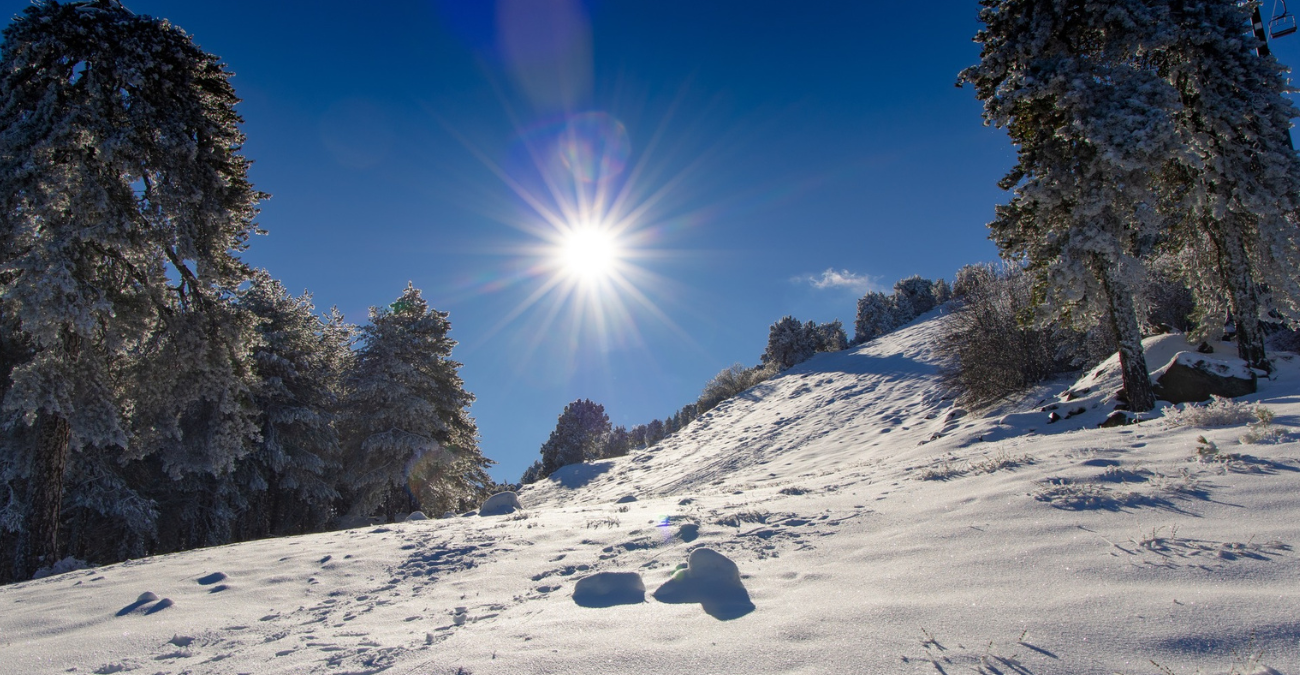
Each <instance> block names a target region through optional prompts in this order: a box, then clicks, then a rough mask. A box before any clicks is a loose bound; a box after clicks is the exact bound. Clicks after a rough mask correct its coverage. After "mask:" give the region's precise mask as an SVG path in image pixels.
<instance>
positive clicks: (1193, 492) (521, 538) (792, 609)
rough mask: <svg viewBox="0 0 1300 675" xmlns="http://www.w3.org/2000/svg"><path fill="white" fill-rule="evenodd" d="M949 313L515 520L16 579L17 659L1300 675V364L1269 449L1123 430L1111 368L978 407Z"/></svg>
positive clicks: (9, 647)
mask: <svg viewBox="0 0 1300 675" xmlns="http://www.w3.org/2000/svg"><path fill="white" fill-rule="evenodd" d="M942 321H943V318H942V317H941V316H938V317H936V316H933V315H931V316H930V317H929V318H928V319H923V320H921V321H919V322H917V323H915V324H913V325H911V326H908V327H904V328H902V329H900V330H898V331H896V332H894V333H891V334H889V335H887V336H884V337H881V338H879V339H877V340H874V341H872V342H870V343H867V344H865V345H863V346H860V347H857V348H855V349H852V350H846V351H842V352H836V353H827V354H819V355H817V356H815V357H813V358H812V359H810V360H808V361H806V362H804V363H802V364H800V365H797V366H795V367H793V368H791V369H789V370H788V371H786V372H785V373H783V374H781V375H780V376H778V377H775V378H773V379H771V380H769V381H767V382H765V383H763V384H761V385H759V386H757V387H755V388H753V389H751V390H748V391H746V392H744V393H742V394H741V395H739V396H737V397H735V398H733V399H731V400H729V401H727V402H725V403H723V404H722V405H720V406H718V407H717V408H715V409H713V410H712V411H710V412H709V413H708V414H706V415H704V416H702V417H701V418H700V419H697V420H696V421H694V422H693V423H692V424H691V425H690V426H688V427H687V428H686V429H684V430H682V431H681V432H678V433H677V434H675V435H673V436H672V437H670V438H669V439H667V440H665V441H663V442H661V443H660V444H658V445H657V446H655V447H654V448H652V449H650V450H648V451H641V452H634V453H633V454H631V455H629V456H627V457H621V458H617V459H612V460H602V461H599V462H594V463H590V464H584V465H575V466H569V467H564V468H563V469H560V470H558V471H556V473H555V474H554V475H552V476H551V477H549V478H548V479H545V480H543V481H541V482H539V483H537V484H535V485H532V486H528V487H525V488H524V489H523V490H522V491H521V492H520V494H519V500H520V502H521V503H522V506H523V508H522V509H520V510H516V511H514V512H513V513H509V514H507V515H501V516H494V517H480V516H457V517H451V518H441V519H434V520H420V521H411V522H404V523H398V524H392V525H383V526H366V527H360V528H356V529H350V530H342V531H336V532H329V533H323V534H316V535H308V536H301V537H294V538H284V539H271V540H262V541H255V542H247V543H243V544H236V545H231V546H223V547H217V548H210V549H202V550H196V551H189V552H185V553H178V554H173V555H168V556H161V557H156V558H146V559H140V560H133V561H129V562H126V563H122V564H119V565H113V566H108V567H102V568H97V569H88V570H75V571H70V572H66V573H64V574H58V575H54V576H50V577H47V578H44V579H39V580H35V581H30V582H26V583H22V584H15V585H11V586H6V587H2V588H0V636H3V647H0V671H3V672H6V673H9V672H12V673H67V672H76V673H126V672H139V673H147V674H153V673H166V674H169V675H179V674H180V673H214V674H220V675H234V674H236V673H258V674H263V673H270V674H274V673H331V674H343V673H348V674H352V675H356V674H361V673H393V674H402V675H405V674H408V673H421V674H423V673H431V674H438V675H442V674H446V675H451V674H453V673H457V672H470V673H474V674H475V675H485V674H493V673H501V674H505V673H511V674H514V673H566V674H570V673H575V674H583V673H676V672H686V673H691V672H694V673H720V674H732V673H734V674H741V673H845V672H853V673H908V672H917V673H935V672H941V673H949V674H954V673H969V672H986V673H992V672H1001V673H1022V674H1023V673H1077V674H1093V673H1095V674H1098V675H1111V674H1112V673H1130V674H1137V673H1164V672H1170V673H1176V674H1179V675H1181V674H1183V673H1186V674H1189V675H1190V674H1192V673H1197V672H1201V673H1206V674H1207V675H1208V674H1210V673H1229V672H1235V673H1239V674H1244V673H1248V672H1280V673H1296V672H1300V653H1298V652H1300V620H1298V619H1297V617H1300V613H1298V612H1297V607H1300V584H1297V583H1296V580H1297V579H1300V561H1298V560H1297V553H1296V551H1295V548H1294V547H1295V546H1296V545H1297V542H1300V500H1298V499H1297V498H1296V495H1297V494H1300V446H1298V445H1297V442H1296V438H1297V436H1296V435H1295V434H1294V432H1295V427H1296V426H1298V425H1300V357H1295V356H1292V355H1289V354H1278V355H1277V366H1278V368H1277V372H1276V373H1275V374H1274V375H1273V376H1272V379H1265V378H1261V379H1260V381H1259V391H1258V393H1256V394H1254V395H1252V396H1250V397H1247V399H1246V403H1247V404H1249V405H1252V406H1253V405H1257V404H1258V405H1261V406H1264V407H1266V408H1267V409H1269V410H1270V411H1271V412H1272V413H1273V417H1272V419H1271V421H1270V425H1271V427H1270V428H1272V429H1273V430H1274V431H1273V432H1271V433H1267V434H1265V433H1256V434H1254V435H1252V436H1250V437H1251V438H1254V439H1261V438H1262V439H1264V440H1263V441H1262V442H1253V443H1245V444H1243V443H1242V442H1241V440H1240V439H1242V438H1244V437H1246V436H1245V435H1244V434H1246V432H1247V431H1248V428H1247V424H1246V422H1241V423H1239V424H1235V425H1231V424H1229V425H1223V426H1214V427H1209V428H1198V427H1194V426H1189V425H1187V424H1177V425H1175V424H1170V423H1167V422H1166V421H1165V418H1164V417H1162V415H1161V412H1160V411H1156V412H1155V413H1151V414H1147V415H1144V416H1136V417H1135V421H1136V423H1134V424H1129V425H1126V426H1121V427H1116V428H1106V429H1099V428H1097V424H1098V423H1100V422H1101V421H1102V420H1104V419H1105V418H1106V417H1107V416H1108V415H1109V414H1110V413H1111V412H1112V410H1113V407H1114V401H1113V400H1112V397H1113V394H1114V392H1115V391H1116V390H1117V389H1118V388H1119V376H1118V368H1117V364H1114V363H1103V364H1101V365H1100V366H1098V368H1097V369H1095V370H1094V371H1092V372H1090V373H1087V374H1085V375H1084V376H1083V377H1082V378H1080V379H1079V380H1078V381H1077V382H1057V383H1052V384H1049V385H1045V386H1043V387H1041V388H1039V389H1038V390H1036V391H1034V392H1031V393H1030V394H1028V395H1027V396H1026V397H1025V399H1024V400H1020V401H1014V402H1008V403H1006V404H1005V405H1003V406H1001V407H999V408H998V409H995V410H988V411H968V410H963V409H961V408H960V407H959V406H957V405H955V404H954V402H953V400H951V399H950V398H948V395H947V392H946V391H945V390H944V388H943V386H942V384H941V382H940V380H939V377H938V372H939V368H940V366H941V359H940V355H939V354H937V353H936V351H935V345H936V344H937V340H936V336H937V332H938V330H939V324H940V322H942ZM1147 347H1148V349H1149V350H1150V351H1149V352H1148V353H1149V357H1148V358H1149V359H1150V363H1151V364H1153V365H1161V364H1164V363H1167V362H1168V361H1169V360H1170V359H1172V358H1173V355H1174V354H1176V353H1177V352H1180V351H1186V350H1188V349H1189V347H1188V345H1187V343H1186V342H1185V340H1183V338H1182V337H1181V336H1177V335H1170V336H1161V337H1160V338H1155V339H1152V340H1149V341H1148V343H1147ZM1219 351H1221V352H1224V353H1230V352H1231V349H1230V348H1225V349H1223V350H1219ZM1225 360H1226V359H1225ZM1252 409H1253V408H1252ZM1053 413H1055V417H1056V419H1055V420H1053V419H1052V415H1053ZM1251 429H1253V430H1256V431H1258V429H1256V428H1254V427H1252V428H1251ZM1246 435H1249V434H1246ZM1201 438H1203V439H1204V441H1205V442H1207V443H1210V444H1213V446H1214V451H1213V452H1211V451H1209V450H1207V449H1206V448H1207V447H1209V446H1207V445H1205V444H1204V443H1201V442H1200V440H1198V439H1201ZM1198 449H1199V450H1198ZM628 496H634V497H635V499H634V500H628V499H626V497H628ZM1153 662H1154V664H1156V665H1153ZM1162 669H1163V670H1162Z"/></svg>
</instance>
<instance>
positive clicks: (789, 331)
mask: <svg viewBox="0 0 1300 675" xmlns="http://www.w3.org/2000/svg"><path fill="white" fill-rule="evenodd" d="M816 351H817V344H816V342H815V341H814V338H813V336H812V335H811V334H809V332H808V330H807V329H806V328H805V326H804V324H803V323H802V322H800V321H799V320H798V319H796V318H794V317H793V316H786V317H782V318H781V320H780V321H777V322H776V323H774V324H772V327H771V328H769V329H768V333H767V350H766V351H764V352H763V357H762V361H763V363H770V364H773V365H774V366H775V367H776V368H777V369H778V370H785V369H787V368H789V367H790V366H793V365H795V364H796V363H803V362H804V361H807V360H808V359H809V358H811V357H812V355H813V354H814V353H815V352H816Z"/></svg>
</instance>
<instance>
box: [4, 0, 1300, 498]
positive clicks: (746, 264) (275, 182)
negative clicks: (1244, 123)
mask: <svg viewBox="0 0 1300 675" xmlns="http://www.w3.org/2000/svg"><path fill="white" fill-rule="evenodd" d="M25 4H26V3H24V2H16V1H13V0H4V1H3V2H0V10H4V11H5V12H6V13H7V15H13V14H15V13H17V12H18V11H20V10H21V8H22V7H23V6H24V5H25ZM126 4H127V6H128V7H129V8H131V9H132V10H134V11H136V12H137V13H142V14H150V15H153V16H158V17H165V18H168V19H170V20H171V21H172V22H174V23H176V24H177V25H179V26H181V27H182V28H184V29H185V30H186V31H188V32H189V33H190V34H192V35H193V36H194V37H195V40H196V41H197V42H198V43H199V44H200V45H201V46H202V47H203V48H204V49H206V50H207V51H209V52H212V53H215V54H217V55H219V56H220V57H222V58H223V59H224V60H225V62H226V63H227V64H228V67H229V68H230V70H232V71H233V72H234V73H235V74H236V75H235V77H234V78H233V83H234V86H235V88H236V91H237V92H238V94H239V95H240V96H241V98H243V99H244V102H243V103H242V104H241V106H240V111H241V113H242V114H243V116H244V118H245V125H244V130H245V132H246V134H247V136H248V142H247V144H246V145H245V154H246V155H247V156H248V157H249V158H251V159H253V160H254V162H255V164H254V165H253V168H252V172H251V177H252V179H253V181H254V183H255V185H256V186H257V187H258V188H259V189H261V190H264V191H266V192H269V193H271V195H272V198H271V199H270V200H268V201H267V202H265V203H264V204H263V210H262V215H261V218H260V223H261V225H262V226H263V228H264V229H266V230H267V231H268V232H269V234H268V235H267V236H265V237H259V238H256V239H255V240H254V241H253V242H252V244H251V248H250V249H249V251H248V252H247V254H246V256H245V258H246V260H248V261H249V262H250V263H252V264H254V265H256V266H260V267H265V268H267V269H268V270H269V271H270V272H271V273H272V275H274V276H276V277H277V278H279V279H281V280H283V281H284V282H285V284H286V285H287V286H288V287H289V288H290V289H291V290H293V291H294V292H300V291H302V290H304V289H305V290H309V291H311V292H312V294H313V295H314V298H315V302H316V304H317V306H318V307H319V308H321V309H325V308H328V307H329V306H331V305H337V306H338V307H339V308H340V309H341V310H342V311H343V312H344V313H345V314H346V315H347V316H348V318H349V319H350V320H352V321H354V322H363V321H365V319H366V312H367V308H368V307H370V306H372V305H387V304H388V303H390V302H392V301H393V300H394V299H395V298H396V297H397V296H398V295H399V294H400V293H401V291H402V289H403V288H404V287H405V285H406V282H407V281H408V280H409V281H411V282H413V283H414V284H415V285H416V286H417V287H418V288H421V289H422V290H423V292H424V296H425V298H426V299H427V300H429V301H430V303H431V304H432V305H433V306H434V307H436V308H438V309H441V310H446V311H449V312H450V313H451V321H452V326H453V333H452V334H453V337H454V338H455V339H457V340H458V341H459V343H460V345H459V346H458V347H457V349H456V352H455V354H454V357H455V358H456V359H457V360H459V361H461V362H463V363H464V368H463V369H462V371H461V374H462V376H463V377H464V379H465V382H466V386H467V388H468V389H469V390H470V391H472V392H473V393H474V394H475V395H476V396H477V397H478V400H477V402H476V403H475V404H474V406H473V408H472V413H473V415H474V417H475V418H476V419H477V420H478V424H479V429H480V432H481V436H482V449H483V452H484V454H486V455H487V456H488V457H490V458H492V459H494V460H496V461H497V462H498V464H497V466H496V467H495V468H494V470H493V475H494V477H496V478H498V479H508V480H516V479H517V478H518V476H519V474H520V473H521V472H522V470H523V469H524V468H525V467H526V466H527V465H528V464H529V463H531V462H532V461H533V460H534V459H536V458H537V456H538V448H539V446H540V445H541V443H542V442H543V441H545V440H546V437H547V434H548V433H549V432H550V430H551V429H552V428H553V426H554V424H555V419H556V417H557V415H559V413H560V411H561V410H562V409H563V407H564V405H565V404H566V403H568V402H569V401H572V400H574V399H577V398H590V399H593V400H595V401H597V402H600V403H603V404H604V405H605V407H606V410H607V412H608V413H609V414H610V417H611V419H612V420H613V421H614V423H616V424H625V425H627V426H629V427H630V426H632V425H634V424H637V423H643V422H647V421H649V420H650V419H652V418H655V417H660V418H662V417H664V416H666V415H668V414H670V413H671V412H673V411H674V410H675V409H677V408H678V407H680V406H681V405H683V404H685V403H688V402H690V401H693V400H694V399H695V397H696V396H697V395H698V393H699V391H700V389H701V388H702V387H703V385H704V383H705V382H706V381H707V380H708V379H709V378H710V377H712V376H713V375H714V374H715V373H717V372H718V371H719V370H721V369H723V368H725V367H727V366H729V365H730V364H732V363H736V362H740V363H744V364H746V365H753V364H755V363H757V362H758V358H759V355H760V353H761V352H762V350H763V347H764V345H765V343H766V338H767V328H768V326H769V325H770V324H771V323H773V322H774V321H776V320H777V319H780V318H781V317H782V316H783V315H786V314H793V315H795V316H797V317H798V318H800V319H804V320H808V319H813V320H817V321H829V320H831V319H835V318H839V319H841V320H843V321H844V322H845V324H846V325H847V326H848V327H849V332H850V336H851V334H852V329H851V326H852V321H853V313H854V307H855V300H856V297H857V296H859V295H861V293H862V291H863V290H864V289H866V288H869V287H872V286H877V287H888V286H890V285H892V284H893V282H894V281H895V280H897V279H899V278H901V277H905V276H909V275H912V274H921V275H923V276H926V277H931V278H937V277H946V278H949V279H951V277H952V273H953V272H954V271H955V270H956V269H957V268H958V267H960V266H961V265H963V264H966V263H971V262H978V261H985V260H991V259H994V258H995V257H996V253H995V250H994V248H993V246H992V245H991V244H990V243H989V242H988V240H987V238H986V232H985V229H984V225H985V223H986V222H987V221H988V219H989V218H990V217H991V215H992V212H993V206H994V205H995V204H997V203H999V202H1000V201H1002V200H1004V199H1005V196H1004V195H1003V193H1001V191H1000V190H998V188H997V187H996V181H997V180H998V179H999V178H1000V177H1001V176H1002V174H1003V173H1004V172H1005V170H1006V169H1007V168H1008V167H1009V166H1010V165H1011V163H1012V159H1013V156H1014V153H1013V149H1012V148H1011V146H1010V145H1009V144H1008V143H1007V141H1006V139H1005V136H1004V135H1003V134H1002V133H1001V132H999V131H996V130H992V129H988V128H985V127H984V126H983V124H982V122H981V119H980V115H979V113H980V106H979V103H978V102H977V101H976V100H975V99H974V95H973V94H972V92H971V91H970V90H969V89H966V90H962V89H957V88H955V87H954V81H955V79H956V76H957V73H958V71H959V70H961V68H963V67H965V66H967V65H970V64H972V63H974V62H975V60H976V59H977V57H978V47H977V46H976V45H975V44H973V43H972V42H971V37H972V36H973V35H974V34H975V31H976V30H977V29H978V22H977V20H976V16H977V12H978V9H979V6H978V3H976V2H974V1H973V0H971V1H961V2H958V1H946V2H936V3H922V4H916V3H883V2H811V3H808V2H805V3H793V2H762V1H755V0H748V1H746V2H698V1H697V0H689V1H679V0H656V1H655V2H630V1H629V2H587V3H580V2H578V1H577V0H500V1H498V2H495V3H494V2H464V1H462V0H439V1H434V0H424V1H422V2H386V3H369V4H363V3H342V2H329V1H317V2H301V1H296V0H295V1H277V2H273V3H268V2H250V1H244V0H223V2H220V3H195V2H164V1H161V0H127V2H126ZM1266 9H1267V8H1266ZM1288 40H1290V42H1288V41H1287V40H1283V41H1282V42H1281V43H1279V44H1278V45H1277V46H1276V47H1275V49H1276V50H1277V52H1278V54H1279V56H1280V58H1282V60H1283V61H1284V62H1291V61H1294V59H1289V58H1288V56H1289V54H1291V53H1293V52H1294V51H1295V50H1296V49H1300V44H1295V42H1296V41H1297V40H1300V38H1289V39H1288ZM575 118H576V119H578V120H579V123H578V124H577V125H576V126H575V124H574V123H572V122H567V123H566V120H574V119H575ZM566 124H567V126H566ZM566 142H567V144H566ZM565 148H568V149H569V150H568V154H565V153H566V151H565ZM557 153H558V155H557ZM563 169H567V170H568V171H569V175H567V177H566V176H563V175H561V177H560V179H557V178H556V176H557V175H560V174H564V171H563ZM557 171H558V174H557ZM548 179H549V183H548ZM566 180H567V182H565V181H566ZM548 186H549V187H548ZM552 188H553V189H552ZM600 194H604V195H606V196H607V197H608V199H607V200H606V203H612V202H613V201H614V198H615V197H616V196H617V195H620V194H621V195H623V200H622V202H621V209H622V210H621V211H619V212H618V213H619V214H621V215H623V216H625V217H623V218H609V219H608V220H611V221H614V220H617V221H619V223H620V224H619V225H618V228H619V232H620V234H619V235H618V239H619V240H620V246H621V249H622V253H621V263H619V266H618V267H617V268H616V269H617V271H616V277H617V278H618V279H621V280H622V281H621V282H617V281H613V280H611V279H602V278H597V280H596V281H595V282H594V283H592V282H589V281H574V279H573V278H571V277H568V276H566V274H565V272H564V270H563V269H561V268H557V267H556V265H555V264H554V256H552V255H549V254H548V253H547V247H548V245H550V244H549V243H548V242H550V241H551V239H554V237H555V233H556V232H557V231H558V230H560V229H563V228H557V226H556V224H555V223H554V222H548V220H547V218H548V216H549V218H550V220H551V221H555V220H557V219H558V220H560V221H564V220H566V216H565V213H564V212H565V211H566V209H565V208H564V207H563V204H562V203H569V204H570V206H572V204H574V203H592V202H594V201H595V199H594V197H593V195H600ZM557 195H559V196H558V198H557ZM568 210H569V211H571V212H572V211H573V210H574V209H572V208H569V209H568ZM597 210H598V211H601V210H602V209H597ZM569 216H570V217H568V220H573V218H572V217H571V216H573V213H570V214H569ZM580 220H582V221H583V222H584V223H586V222H588V221H590V222H594V223H597V224H606V225H607V224H608V223H604V219H603V218H602V217H600V216H599V214H597V215H596V216H584V217H582V218H580ZM569 224H570V225H572V224H574V223H569ZM827 270H834V271H836V272H837V273H838V274H834V275H830V276H826V275H825V272H826V271H827ZM814 281H817V282H827V281H829V282H831V283H820V284H815V283H813V282H814ZM819 285H820V286H821V287H819ZM570 286H571V287H572V288H571V289H570V290H571V291H572V292H570V293H568V294H565V293H564V292H563V291H564V289H565V288H566V287H570ZM548 289H549V290H548Z"/></svg>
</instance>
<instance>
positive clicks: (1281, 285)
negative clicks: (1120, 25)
mask: <svg viewBox="0 0 1300 675" xmlns="http://www.w3.org/2000/svg"><path fill="white" fill-rule="evenodd" d="M1168 5H1169V8H1170V12H1171V18H1172V29H1171V33H1172V39H1170V40H1169V41H1168V47H1167V49H1166V51H1165V52H1164V58H1163V59H1162V60H1161V63H1162V65H1163V68H1164V74H1165V77H1166V79H1167V80H1168V82H1170V83H1171V84H1172V85H1173V86H1174V87H1176V88H1177V92H1178V96H1179V102H1180V103H1181V106H1180V107H1179V109H1178V111H1177V113H1176V115H1175V120H1176V121H1177V124H1178V126H1179V128H1180V129H1181V130H1182V131H1183V134H1184V139H1185V140H1186V143H1187V146H1186V149H1185V151H1184V153H1182V154H1181V155H1179V156H1178V157H1177V158H1176V159H1177V161H1176V163H1171V164H1173V166H1171V167H1169V169H1168V170H1167V171H1166V172H1165V174H1164V178H1165V187H1166V192H1165V195H1166V208H1167V211H1168V213H1170V214H1171V216H1173V217H1172V219H1171V220H1172V223H1173V228H1172V236H1171V237H1169V238H1168V239H1167V242H1166V243H1167V244H1168V246H1167V247H1168V249H1169V250H1171V251H1173V252H1174V253H1175V256H1174V258H1173V260H1174V261H1175V262H1177V263H1178V266H1177V270H1178V271H1179V272H1180V275H1181V276H1182V277H1183V279H1184V280H1185V281H1187V282H1188V284H1189V285H1190V286H1191V288H1192V290H1193V291H1194V292H1195V295H1196V298H1197V304H1198V305H1199V311H1198V314H1199V318H1200V322H1201V323H1202V325H1203V326H1204V325H1207V324H1210V325H1213V324H1219V325H1221V324H1220V323H1219V322H1220V321H1221V320H1222V318H1223V316H1224V315H1225V313H1226V312H1228V311H1231V313H1232V318H1233V321H1234V323H1235V328H1236V340H1237V353H1238V355H1239V356H1240V357H1241V358H1242V359H1244V360H1245V361H1246V362H1247V363H1249V364H1251V365H1252V366H1255V367H1257V368H1262V369H1265V370H1267V369H1269V368H1270V366H1269V363H1268V360H1267V358H1266V355H1265V352H1264V331H1263V327H1262V325H1261V320H1262V319H1263V318H1264V317H1265V316H1266V315H1267V313H1268V312H1269V311H1277V310H1281V311H1284V312H1285V313H1286V314H1288V315H1289V316H1290V317H1291V318H1293V319H1294V318H1300V315H1298V314H1297V310H1300V281H1298V280H1297V274H1296V271H1297V270H1298V269H1300V245H1298V244H1297V234H1296V220H1295V214H1296V212H1297V209H1298V208H1300V196H1298V195H1300V158H1298V157H1297V155H1296V152H1295V150H1293V149H1292V147H1291V141H1290V138H1289V136H1288V135H1287V130H1288V129H1289V128H1290V127H1291V120H1292V119H1293V118H1295V117H1297V116H1300V111H1297V110H1296V108H1295V107H1294V106H1293V105H1292V104H1291V102H1290V101H1289V100H1287V98H1286V97H1285V96H1284V95H1283V94H1284V93H1286V92H1287V91H1288V86H1287V79H1286V75H1287V70H1286V68H1284V67H1283V66H1282V65H1281V64H1280V63H1278V61H1277V59H1276V58H1274V57H1273V56H1271V55H1263V56H1261V55H1258V54H1256V53H1255V47H1256V44H1255V41H1254V40H1253V39H1252V38H1247V37H1245V36H1244V35H1243V28H1242V27H1243V26H1245V25H1246V24H1247V23H1248V21H1249V18H1250V12H1251V9H1252V6H1253V3H1236V2H1207V1H1205V0H1169V2H1168Z"/></svg>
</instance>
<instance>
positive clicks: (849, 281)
mask: <svg viewBox="0 0 1300 675" xmlns="http://www.w3.org/2000/svg"><path fill="white" fill-rule="evenodd" d="M879 279H880V278H879V277H869V276H865V275H862V274H855V273H853V272H850V271H848V270H837V269H835V268H833V267H830V268H827V269H826V271H825V272H822V273H821V274H819V275H818V274H810V275H808V276H803V277H796V278H795V281H796V282H798V283H809V284H812V287H813V288H816V289H818V290H828V289H829V290H835V289H843V290H846V291H853V292H854V293H866V292H867V291H876V290H880V285H879V283H878V282H879Z"/></svg>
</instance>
